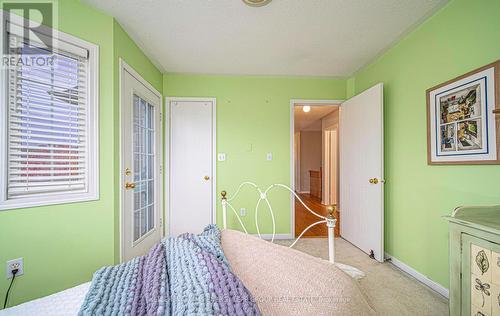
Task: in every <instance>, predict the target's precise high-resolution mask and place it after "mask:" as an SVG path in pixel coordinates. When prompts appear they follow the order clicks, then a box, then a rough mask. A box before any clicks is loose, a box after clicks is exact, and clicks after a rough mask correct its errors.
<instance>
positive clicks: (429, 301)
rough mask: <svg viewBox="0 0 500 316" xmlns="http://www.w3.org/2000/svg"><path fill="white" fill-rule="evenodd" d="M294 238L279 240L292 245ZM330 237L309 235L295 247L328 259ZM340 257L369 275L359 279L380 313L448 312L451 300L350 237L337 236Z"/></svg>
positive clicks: (344, 261) (425, 313)
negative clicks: (372, 255) (369, 253)
mask: <svg viewBox="0 0 500 316" xmlns="http://www.w3.org/2000/svg"><path fill="white" fill-rule="evenodd" d="M291 242H292V241H290V240H278V241H276V243H278V244H281V245H290V244H291ZM327 245H328V241H327V240H326V239H324V238H305V239H303V240H300V241H299V242H298V243H297V245H296V246H295V247H294V248H295V249H297V250H300V251H303V252H305V253H308V254H310V255H312V256H315V257H320V258H323V259H328V248H327ZM335 246H336V248H335V256H336V258H335V259H336V261H338V262H341V263H345V264H349V265H352V266H354V267H356V268H358V269H360V270H362V271H363V272H364V273H366V277H365V278H363V279H362V280H360V281H359V283H360V286H361V288H362V290H363V291H364V292H365V293H366V295H367V296H368V297H369V299H370V302H371V304H372V306H373V307H374V308H375V310H376V311H377V312H378V314H379V315H419V316H424V315H448V300H447V299H446V298H444V297H443V296H441V295H439V294H437V293H436V292H434V291H433V290H431V289H429V288H428V287H427V286H425V285H423V284H422V283H420V282H419V281H417V280H416V279H414V278H413V277H411V276H410V275H408V274H406V273H405V272H402V271H401V270H399V269H398V268H396V267H395V266H394V265H392V264H390V263H379V262H377V261H375V260H372V259H370V258H369V257H368V256H367V255H366V254H365V253H363V252H362V251H361V250H359V249H358V248H356V247H354V246H353V245H351V244H350V243H348V242H347V241H345V240H343V239H341V238H336V239H335Z"/></svg>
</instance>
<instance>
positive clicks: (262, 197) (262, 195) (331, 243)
mask: <svg viewBox="0 0 500 316" xmlns="http://www.w3.org/2000/svg"><path fill="white" fill-rule="evenodd" d="M244 186H250V187H253V188H254V189H255V190H257V193H258V194H259V199H258V201H257V204H256V205H255V227H256V229H257V235H259V237H260V238H262V235H261V233H260V226H259V206H260V204H261V203H265V204H266V205H267V209H268V211H269V214H270V215H271V219H272V224H273V226H272V227H273V234H272V238H271V242H274V238H275V236H276V221H275V217H274V211H273V208H272V206H271V203H270V202H269V199H268V193H269V191H270V190H272V189H274V188H283V189H286V190H288V191H289V192H290V193H292V194H293V195H294V196H295V198H296V199H297V200H299V202H300V203H301V204H302V205H303V206H304V208H305V209H306V210H307V211H309V212H310V213H311V214H313V215H314V216H316V217H318V218H319V220H318V221H317V222H315V223H312V224H311V225H309V226H307V227H306V229H304V231H303V232H302V233H301V234H300V235H299V237H297V239H296V240H295V241H294V242H293V243H292V244H291V245H290V246H289V247H290V248H292V247H293V246H295V245H296V244H297V242H298V241H299V240H300V238H302V236H304V234H305V233H306V232H307V231H308V230H309V229H311V228H312V227H314V226H316V225H320V224H325V225H326V226H327V228H328V261H330V262H331V263H335V239H334V238H335V233H334V229H335V225H336V223H337V219H336V218H335V216H334V214H335V212H336V210H337V206H336V205H330V206H328V208H327V210H328V215H327V216H322V215H320V214H318V213H316V212H314V211H313V210H311V209H310V208H309V207H308V206H307V205H306V204H305V203H304V201H302V199H301V198H300V197H299V196H298V195H297V193H295V191H294V190H292V189H291V188H290V187H288V186H286V185H284V184H280V183H275V184H271V185H270V186H268V187H267V188H266V189H265V190H264V191H263V190H261V189H260V188H259V187H258V186H257V185H256V184H255V183H253V182H249V181H246V182H243V183H241V184H240V185H239V187H238V190H236V193H234V194H233V195H232V196H231V197H228V196H227V192H226V191H222V192H221V195H222V200H221V203H222V226H223V228H224V229H227V211H228V208H229V209H230V210H231V211H232V212H233V213H234V215H235V216H236V218H237V220H238V222H239V224H240V225H241V227H242V228H243V230H244V231H245V233H246V234H248V230H247V228H246V227H245V225H244V224H243V221H242V220H241V218H240V216H239V215H238V212H236V210H235V208H234V207H233V205H232V204H231V201H233V200H234V199H235V198H236V197H237V196H238V195H239V193H240V191H241V189H242V188H243V187H244ZM337 265H339V264H337ZM343 266H344V265H343Z"/></svg>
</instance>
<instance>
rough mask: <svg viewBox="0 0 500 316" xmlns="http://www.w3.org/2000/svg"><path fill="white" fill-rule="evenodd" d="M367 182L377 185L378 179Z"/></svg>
mask: <svg viewBox="0 0 500 316" xmlns="http://www.w3.org/2000/svg"><path fill="white" fill-rule="evenodd" d="M368 182H370V183H371V184H377V183H378V179H377V178H373V179H370V180H368Z"/></svg>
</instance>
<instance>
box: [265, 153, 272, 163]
mask: <svg viewBox="0 0 500 316" xmlns="http://www.w3.org/2000/svg"><path fill="white" fill-rule="evenodd" d="M266 159H267V161H271V160H273V153H267V155H266Z"/></svg>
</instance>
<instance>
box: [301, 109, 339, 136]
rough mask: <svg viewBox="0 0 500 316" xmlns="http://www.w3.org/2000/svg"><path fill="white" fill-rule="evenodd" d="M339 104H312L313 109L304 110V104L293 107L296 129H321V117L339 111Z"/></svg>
mask: <svg viewBox="0 0 500 316" xmlns="http://www.w3.org/2000/svg"><path fill="white" fill-rule="evenodd" d="M337 110H338V106H311V111H309V112H307V113H306V112H304V111H303V110H302V106H295V108H294V109H293V121H294V130H295V131H296V132H298V131H321V119H322V118H323V117H325V116H326V115H328V114H330V113H332V112H334V111H337Z"/></svg>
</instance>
